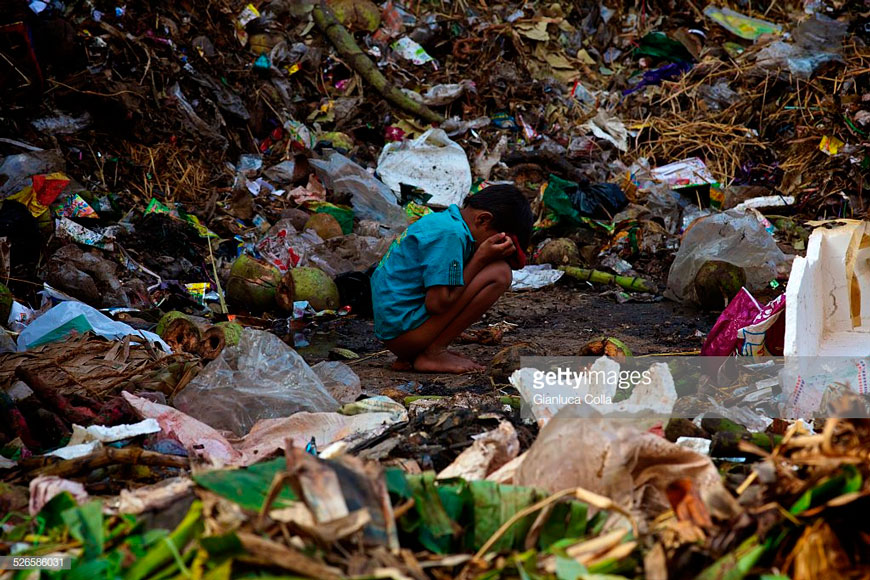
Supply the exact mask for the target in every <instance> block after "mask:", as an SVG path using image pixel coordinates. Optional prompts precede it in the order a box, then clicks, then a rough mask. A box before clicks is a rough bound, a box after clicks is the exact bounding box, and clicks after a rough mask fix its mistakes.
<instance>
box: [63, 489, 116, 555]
mask: <svg viewBox="0 0 870 580" xmlns="http://www.w3.org/2000/svg"><path fill="white" fill-rule="evenodd" d="M61 518H62V519H63V521H64V523H65V524H66V525H67V526H68V527H69V533H70V535H72V537H73V538H75V539H76V540H78V541H80V542H81V543H82V545H83V547H84V554H83V557H84V559H85V560H92V559H94V558H97V557H98V556H100V555H101V554H102V553H103V541H104V538H105V535H104V530H103V504H102V503H101V502H99V501H96V500H95V501H91V502H88V503H86V504H85V505H83V506H81V507H74V508H71V509H68V510H66V511H64V512H63V513H62V514H61Z"/></svg>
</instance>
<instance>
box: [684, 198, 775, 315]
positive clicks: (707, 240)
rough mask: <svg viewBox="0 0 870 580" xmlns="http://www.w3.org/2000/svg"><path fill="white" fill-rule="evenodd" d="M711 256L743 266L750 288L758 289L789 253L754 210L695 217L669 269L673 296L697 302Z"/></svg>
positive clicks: (773, 273)
mask: <svg viewBox="0 0 870 580" xmlns="http://www.w3.org/2000/svg"><path fill="white" fill-rule="evenodd" d="M709 260H718V261H722V262H728V263H729V264H734V265H735V266H738V267H740V268H743V270H744V271H745V272H746V287H747V289H748V290H749V291H750V292H758V291H760V290H762V289H764V288H765V287H766V286H767V285H768V284H769V283H770V281H771V280H774V279H775V278H776V275H777V266H778V265H779V264H782V263H783V262H785V261H786V257H785V254H783V253H782V250H780V249H779V247H778V246H777V245H776V241H775V240H774V239H773V236H772V235H770V233H769V232H768V231H767V230H766V229H765V228H764V226H763V225H762V224H761V223H760V222H759V221H758V218H757V217H756V216H755V214H753V213H751V212H746V213H742V212H736V211H727V212H724V213H720V214H715V215H712V216H709V217H705V218H703V219H698V220H695V221H694V222H693V223H692V225H691V226H690V227H689V230H688V231H687V232H686V233H685V235H684V236H683V240H682V243H681V244H680V249H679V250H678V251H677V256H676V258H674V262H673V264H671V269H670V271H669V272H668V293H669V294H670V296H669V297H673V298H675V299H677V300H680V301H683V300H688V301H691V302H696V301H697V299H698V297H697V295H696V294H695V288H694V281H695V276H696V275H697V274H698V270H700V269H701V266H703V265H704V263H705V262H707V261H709Z"/></svg>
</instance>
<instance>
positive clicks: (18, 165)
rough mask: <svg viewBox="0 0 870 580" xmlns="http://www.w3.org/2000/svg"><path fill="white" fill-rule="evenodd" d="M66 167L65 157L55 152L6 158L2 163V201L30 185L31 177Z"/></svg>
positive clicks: (40, 152) (0, 181) (0, 171)
mask: <svg viewBox="0 0 870 580" xmlns="http://www.w3.org/2000/svg"><path fill="white" fill-rule="evenodd" d="M64 165H65V163H64V160H63V157H62V156H61V154H60V153H59V152H58V151H55V150H48V151H34V152H32V153H20V154H18V155H10V156H8V157H5V158H4V159H3V161H2V163H0V199H4V198H6V197H8V196H9V195H11V194H13V193H15V192H17V191H21V190H22V189H24V188H25V187H27V186H28V185H30V183H31V179H30V176H31V175H36V174H40V173H53V172H55V171H63V168H64ZM4 177H5V178H6V180H5V181H4V180H3V178H4Z"/></svg>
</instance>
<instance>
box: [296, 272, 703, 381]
mask: <svg viewBox="0 0 870 580" xmlns="http://www.w3.org/2000/svg"><path fill="white" fill-rule="evenodd" d="M716 316H717V314H716V313H705V312H701V311H698V310H696V309H693V308H690V307H686V306H682V305H679V304H675V303H673V302H670V301H667V300H662V301H659V302H626V303H622V304H619V303H617V302H616V300H615V299H614V297H613V294H612V290H610V291H607V289H604V288H596V289H592V288H589V287H588V286H583V285H582V284H578V283H574V282H573V281H565V282H560V283H558V284H557V285H556V286H553V287H549V288H544V289H542V290H536V291H532V292H519V293H508V294H506V295H504V296H503V297H502V298H501V299H500V300H499V301H498V302H497V303H496V304H495V306H493V308H492V309H491V310H490V311H489V312H488V313H487V314H486V316H485V318H484V319H483V320H481V321H480V322H479V323H478V324H476V325H475V326H474V327H473V328H481V327H485V326H487V325H489V324H494V323H497V322H501V321H507V322H510V323H512V324H516V325H517V326H516V327H514V328H512V329H511V330H510V331H509V332H507V333H505V335H504V337H503V339H502V342H501V344H499V345H496V346H481V345H477V344H458V345H455V347H454V349H455V350H456V351H457V352H459V353H461V354H463V355H465V356H468V357H470V358H473V359H474V360H476V361H478V362H480V363H481V364H485V365H488V364H489V363H490V362H491V361H492V358H493V356H495V354H496V353H497V352H498V351H499V350H500V349H502V348H504V347H507V346H510V345H512V344H516V343H519V342H528V341H533V342H535V343H536V344H538V345H540V346H541V347H542V349H543V351H544V352H543V354H547V355H560V356H572V355H576V354H577V352H578V350H579V349H580V347H582V346H583V345H584V344H586V342H587V341H589V340H591V339H593V338H596V337H599V336H612V337H615V338H618V339H620V340H622V341H623V342H624V343H625V344H626V345H627V346H628V347H629V348H630V349H631V350H632V352H633V353H634V354H635V355H641V354H654V353H665V352H686V351H697V350H699V349H700V348H701V345H702V344H703V342H704V336H705V335H706V333H707V332H708V331H709V330H710V328H711V327H712V326H713V324H714V323H715V321H716ZM327 326H328V328H324V329H323V330H324V331H323V332H318V333H317V334H315V335H314V336H313V337H312V339H311V345H310V346H309V347H305V348H299V349H298V350H299V352H300V354H302V355H303V356H304V357H305V359H306V360H307V361H308V362H309V363H315V362H318V361H320V360H324V359H326V358H327V357H328V354H329V350H330V349H332V348H335V347H340V348H346V349H350V350H352V351H354V352H355V353H357V354H359V355H360V356H361V357H362V358H361V359H360V360H357V361H351V362H350V366H351V367H352V368H353V370H354V371H355V372H356V373H357V374H358V375H359V377H360V379H361V381H362V386H363V390H364V391H365V392H366V393H368V394H370V395H376V394H379V393H381V392H382V391H384V390H390V391H393V390H395V389H398V391H400V392H404V393H407V395H436V394H450V393H452V392H455V391H459V390H462V391H467V392H472V393H474V392H478V393H485V392H492V390H493V389H494V388H498V385H494V384H493V382H492V381H491V380H490V378H489V376H488V375H487V374H485V373H482V374H475V375H464V376H452V375H439V374H422V373H409V372H397V371H393V370H391V369H390V364H391V363H392V361H393V360H394V357H393V356H392V355H391V354H390V353H388V352H384V351H383V349H384V346H383V344H382V343H381V342H380V341H379V340H377V338H375V336H374V331H373V325H372V322H371V321H370V320H359V319H355V318H346V319H339V320H337V321H335V322H334V323H332V324H329V325H327Z"/></svg>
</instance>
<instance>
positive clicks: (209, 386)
mask: <svg viewBox="0 0 870 580" xmlns="http://www.w3.org/2000/svg"><path fill="white" fill-rule="evenodd" d="M173 404H174V406H175V407H176V408H177V409H178V410H180V411H183V412H184V413H187V414H188V415H190V416H191V417H193V418H195V419H198V420H200V421H202V422H203V423H205V424H207V425H209V426H211V427H213V428H215V429H219V430H225V431H232V432H233V433H235V434H236V435H238V436H242V435H245V434H246V433H247V432H248V431H250V429H251V427H253V426H254V423H256V422H257V421H259V420H261V419H276V418H278V417H288V416H290V415H292V414H294V413H297V412H299V411H312V412H320V411H336V410H338V407H339V405H338V402H337V401H336V400H335V399H334V398H332V396H331V395H330V394H329V393H328V392H327V391H326V389H325V388H324V386H323V383H322V382H321V380H320V379H319V378H318V377H317V374H315V372H314V371H313V370H311V367H309V366H308V364H307V363H306V362H305V361H304V360H303V359H302V357H301V356H299V355H298V354H297V353H296V351H295V350H293V349H292V348H290V347H289V346H287V345H286V344H285V343H284V342H283V341H282V340H281V339H280V338H278V337H277V336H275V335H274V334H270V333H268V332H264V331H262V330H254V329H251V328H246V329H244V331H243V332H242V336H241V339H240V340H239V344H238V346H231V347H227V348H225V349H224V350H223V352H221V354H220V356H219V357H218V358H216V359H215V360H213V361H212V362H210V363H208V365H206V367H205V368H204V369H203V370H202V372H201V373H199V375H197V376H196V378H195V379H193V380H192V381H191V382H190V384H189V385H188V386H186V387H185V388H184V389H183V390H182V391H181V392H180V393H178V395H177V396H176V397H175V400H174V401H173Z"/></svg>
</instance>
